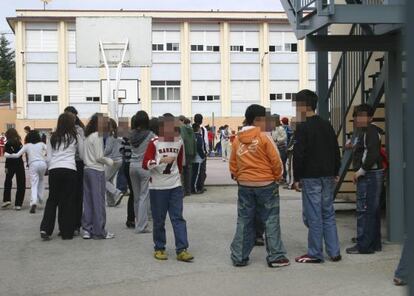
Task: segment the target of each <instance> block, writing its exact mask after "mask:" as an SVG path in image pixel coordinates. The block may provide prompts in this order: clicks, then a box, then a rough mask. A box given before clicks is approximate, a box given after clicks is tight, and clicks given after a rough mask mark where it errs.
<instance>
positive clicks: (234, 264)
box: [233, 260, 249, 267]
mask: <svg viewBox="0 0 414 296" xmlns="http://www.w3.org/2000/svg"><path fill="white" fill-rule="evenodd" d="M248 262H249V261H247V260H246V261H242V262H234V261H233V266H234V267H245V266H247V264H248Z"/></svg>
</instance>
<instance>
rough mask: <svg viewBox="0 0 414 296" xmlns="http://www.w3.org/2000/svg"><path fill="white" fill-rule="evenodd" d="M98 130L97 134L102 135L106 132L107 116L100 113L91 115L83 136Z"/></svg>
mask: <svg viewBox="0 0 414 296" xmlns="http://www.w3.org/2000/svg"><path fill="white" fill-rule="evenodd" d="M95 132H98V133H99V136H103V135H105V134H106V133H107V132H108V117H106V116H104V115H103V114H102V113H95V114H94V115H92V117H91V119H90V120H89V122H88V124H87V125H86V128H85V137H88V136H89V135H91V134H93V133H95Z"/></svg>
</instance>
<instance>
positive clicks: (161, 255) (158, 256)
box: [154, 251, 168, 260]
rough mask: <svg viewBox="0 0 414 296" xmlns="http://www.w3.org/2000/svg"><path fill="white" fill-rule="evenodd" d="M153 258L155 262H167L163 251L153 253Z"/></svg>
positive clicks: (166, 256)
mask: <svg viewBox="0 0 414 296" xmlns="http://www.w3.org/2000/svg"><path fill="white" fill-rule="evenodd" d="M154 258H155V259H157V260H167V259H168V255H167V253H166V252H165V251H155V252H154Z"/></svg>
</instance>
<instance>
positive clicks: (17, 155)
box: [4, 145, 27, 158]
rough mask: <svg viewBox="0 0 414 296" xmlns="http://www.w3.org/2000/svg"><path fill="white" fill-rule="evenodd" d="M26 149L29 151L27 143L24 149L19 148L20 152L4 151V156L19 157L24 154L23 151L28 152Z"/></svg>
mask: <svg viewBox="0 0 414 296" xmlns="http://www.w3.org/2000/svg"><path fill="white" fill-rule="evenodd" d="M26 151H27V145H24V146H23V147H22V149H20V150H19V152H17V153H11V154H10V153H7V152H6V153H4V157H5V158H19V157H21V156H22V155H23V153H26Z"/></svg>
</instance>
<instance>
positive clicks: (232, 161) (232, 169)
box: [229, 137, 239, 180]
mask: <svg viewBox="0 0 414 296" xmlns="http://www.w3.org/2000/svg"><path fill="white" fill-rule="evenodd" d="M238 147H239V140H238V139H237V137H236V138H235V139H234V141H233V145H232V146H231V153H230V161H229V168H230V173H231V177H232V178H233V179H235V180H237V172H238V171H237V156H236V154H237V149H238Z"/></svg>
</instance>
